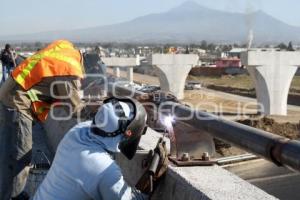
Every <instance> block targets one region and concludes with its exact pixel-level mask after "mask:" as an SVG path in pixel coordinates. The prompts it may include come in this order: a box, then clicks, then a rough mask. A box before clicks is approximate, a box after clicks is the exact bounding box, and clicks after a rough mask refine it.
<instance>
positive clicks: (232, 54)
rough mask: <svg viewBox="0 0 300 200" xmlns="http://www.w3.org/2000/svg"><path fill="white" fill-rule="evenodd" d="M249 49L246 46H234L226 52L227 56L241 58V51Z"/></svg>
mask: <svg viewBox="0 0 300 200" xmlns="http://www.w3.org/2000/svg"><path fill="white" fill-rule="evenodd" d="M245 51H247V49H246V48H233V49H231V50H230V51H229V52H226V54H227V55H226V56H227V57H233V58H234V57H237V58H241V53H242V52H245Z"/></svg>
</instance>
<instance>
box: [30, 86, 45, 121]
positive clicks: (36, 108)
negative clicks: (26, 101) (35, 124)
mask: <svg viewBox="0 0 300 200" xmlns="http://www.w3.org/2000/svg"><path fill="white" fill-rule="evenodd" d="M27 94H28V96H29V98H30V100H31V110H32V112H33V113H34V114H35V115H36V117H37V118H38V119H39V120H40V121H42V122H43V121H45V120H46V119H47V117H48V113H49V110H50V107H51V104H48V103H45V102H42V101H40V100H39V99H38V96H37V93H36V91H35V90H28V91H27Z"/></svg>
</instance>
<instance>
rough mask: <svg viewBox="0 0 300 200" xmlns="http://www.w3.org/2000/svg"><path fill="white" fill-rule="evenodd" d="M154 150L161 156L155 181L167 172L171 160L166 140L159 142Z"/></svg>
mask: <svg viewBox="0 0 300 200" xmlns="http://www.w3.org/2000/svg"><path fill="white" fill-rule="evenodd" d="M154 151H156V152H157V153H158V154H159V157H160V160H159V164H158V167H157V170H156V173H155V174H154V181H158V180H159V179H160V178H161V177H162V176H163V175H164V174H165V173H166V171H167V169H168V164H169V160H168V151H167V148H166V143H165V142H161V143H159V144H158V146H157V147H156V148H155V150H154Z"/></svg>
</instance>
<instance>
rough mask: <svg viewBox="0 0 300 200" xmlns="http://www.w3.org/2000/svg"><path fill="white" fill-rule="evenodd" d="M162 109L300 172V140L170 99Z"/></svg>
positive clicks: (117, 89)
mask: <svg viewBox="0 0 300 200" xmlns="http://www.w3.org/2000/svg"><path fill="white" fill-rule="evenodd" d="M112 88H115V92H118V93H119V94H122V95H124V96H126V95H130V94H132V93H133V92H134V96H139V95H142V94H144V93H142V92H139V91H132V90H130V88H125V87H123V86H120V85H117V84H109V87H108V90H109V91H111V90H112ZM162 108H163V110H164V111H165V110H170V111H171V112H172V113H171V114H173V115H174V116H175V119H177V120H181V119H182V118H185V117H188V116H189V119H188V120H182V121H183V122H184V123H187V124H189V125H191V126H193V127H194V128H197V129H198V130H202V131H205V132H206V133H209V134H210V135H211V136H212V137H215V138H218V139H221V140H223V141H225V142H228V143H230V144H233V145H235V146H237V147H239V148H241V149H244V150H246V151H248V152H251V153H253V154H256V155H258V156H261V157H263V158H265V159H267V160H270V161H272V162H273V163H275V164H276V165H278V166H285V167H288V168H292V169H294V170H297V171H300V142H299V141H296V140H290V139H287V138H285V137H281V136H278V135H275V134H272V133H270V132H266V131H262V130H259V129H256V128H253V127H249V126H246V125H242V124H240V123H237V122H232V121H229V120H225V119H223V118H221V117H218V116H215V115H212V114H210V113H207V112H203V111H198V110H193V109H191V108H189V107H186V106H184V105H181V104H178V103H173V102H169V103H168V104H165V105H164V106H163V107H162Z"/></svg>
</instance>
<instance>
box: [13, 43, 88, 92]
mask: <svg viewBox="0 0 300 200" xmlns="http://www.w3.org/2000/svg"><path fill="white" fill-rule="evenodd" d="M80 60H81V55H80V53H79V51H77V50H76V49H75V48H74V47H73V44H72V43H70V42H68V41H65V40H59V41H56V42H54V43H52V44H50V45H49V46H48V47H47V48H45V49H43V50H41V51H39V52H37V53H36V54H35V55H33V56H31V57H29V58H27V59H26V60H25V61H23V62H22V63H21V64H20V65H19V66H18V67H17V68H16V69H15V70H14V71H13V72H12V76H13V78H14V79H15V81H16V82H17V83H18V84H19V85H21V86H22V87H23V89H25V90H28V89H30V88H31V87H32V86H33V85H35V84H36V83H38V82H39V81H41V79H42V78H44V77H51V76H68V75H69V76H70V75H71V76H77V77H79V78H83V73H84V70H83V67H82V65H81V62H80ZM36 67H37V69H35V68H36Z"/></svg>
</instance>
